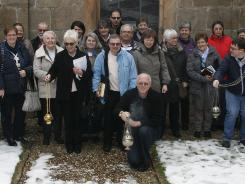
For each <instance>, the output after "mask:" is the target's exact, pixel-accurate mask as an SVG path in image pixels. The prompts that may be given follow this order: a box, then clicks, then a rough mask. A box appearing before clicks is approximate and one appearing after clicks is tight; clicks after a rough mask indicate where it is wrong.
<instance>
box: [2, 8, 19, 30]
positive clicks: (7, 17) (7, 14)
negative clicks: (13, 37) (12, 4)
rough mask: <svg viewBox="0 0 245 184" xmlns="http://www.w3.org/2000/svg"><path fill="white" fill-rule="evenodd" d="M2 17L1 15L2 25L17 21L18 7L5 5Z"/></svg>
mask: <svg viewBox="0 0 245 184" xmlns="http://www.w3.org/2000/svg"><path fill="white" fill-rule="evenodd" d="M0 17H1V22H0V24H1V27H3V28H4V27H5V26H7V25H12V24H13V23H14V22H16V19H17V18H16V9H15V8H8V7H4V8H1V9H0Z"/></svg>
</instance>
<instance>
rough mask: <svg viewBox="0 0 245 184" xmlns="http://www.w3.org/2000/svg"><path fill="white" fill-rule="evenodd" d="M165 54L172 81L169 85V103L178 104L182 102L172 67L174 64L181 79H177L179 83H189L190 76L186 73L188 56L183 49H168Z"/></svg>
mask: <svg viewBox="0 0 245 184" xmlns="http://www.w3.org/2000/svg"><path fill="white" fill-rule="evenodd" d="M164 53H165V59H166V63H167V66H168V72H169V75H170V78H171V81H170V82H169V84H168V92H167V97H168V101H169V102H176V101H179V100H180V98H179V90H178V84H177V81H176V77H175V75H174V72H173V70H172V69H171V66H170V65H171V64H172V66H173V67H174V69H175V73H176V75H177V78H179V79H177V80H178V81H179V82H188V76H187V73H186V62H187V56H186V53H185V51H184V50H183V49H182V48H181V47H179V48H171V49H167V50H166V51H165V52H164ZM170 63H171V64H170Z"/></svg>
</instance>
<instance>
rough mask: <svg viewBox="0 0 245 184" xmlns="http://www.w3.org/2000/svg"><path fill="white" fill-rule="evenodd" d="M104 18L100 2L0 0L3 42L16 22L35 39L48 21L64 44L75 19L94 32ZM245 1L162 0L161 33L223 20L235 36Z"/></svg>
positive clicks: (241, 24) (206, 26)
mask: <svg viewBox="0 0 245 184" xmlns="http://www.w3.org/2000/svg"><path fill="white" fill-rule="evenodd" d="M99 16H100V0H0V39H1V40H2V39H3V33H2V32H3V31H2V30H3V28H4V27H5V26H6V25H9V24H12V23H14V22H21V23H23V25H24V27H25V29H26V36H28V37H29V38H33V37H34V36H35V34H36V26H37V23H38V22H40V21H46V22H47V23H48V24H49V25H50V29H52V30H54V31H56V33H57V35H58V37H59V39H60V41H62V35H63V33H64V31H65V30H66V29H68V28H69V27H70V24H71V22H72V21H74V20H82V21H83V22H84V23H85V25H86V28H87V30H93V29H94V28H95V25H96V23H97V21H98V20H99ZM244 16H245V0H159V30H160V31H162V30H163V29H164V28H169V27H173V28H176V29H177V27H178V25H179V23H180V22H181V21H183V20H190V21H191V22H192V25H193V32H194V33H195V32H197V31H207V32H208V33H210V27H211V24H212V22H213V21H214V20H218V19H219V20H223V21H224V24H225V31H226V33H227V34H233V35H235V33H236V30H237V28H240V27H245V19H244Z"/></svg>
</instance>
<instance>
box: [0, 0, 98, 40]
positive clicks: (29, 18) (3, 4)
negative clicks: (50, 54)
mask: <svg viewBox="0 0 245 184" xmlns="http://www.w3.org/2000/svg"><path fill="white" fill-rule="evenodd" d="M97 10H99V1H98V0H0V17H1V21H0V32H1V34H0V39H1V40H2V38H3V34H2V32H3V31H2V30H3V28H4V27H5V26H6V25H11V24H13V23H14V22H21V23H23V24H24V27H25V29H26V36H28V37H29V38H33V37H35V35H36V29H37V24H38V23H39V22H42V21H45V22H47V23H48V24H49V28H50V29H51V30H54V31H55V32H56V34H57V35H58V38H59V40H60V41H62V36H63V34H64V32H65V30H67V29H69V28H70V25H71V23H72V21H74V20H81V21H83V22H84V24H85V26H86V28H87V30H88V31H89V30H93V29H94V27H95V25H96V22H97V21H98V19H99V11H97Z"/></svg>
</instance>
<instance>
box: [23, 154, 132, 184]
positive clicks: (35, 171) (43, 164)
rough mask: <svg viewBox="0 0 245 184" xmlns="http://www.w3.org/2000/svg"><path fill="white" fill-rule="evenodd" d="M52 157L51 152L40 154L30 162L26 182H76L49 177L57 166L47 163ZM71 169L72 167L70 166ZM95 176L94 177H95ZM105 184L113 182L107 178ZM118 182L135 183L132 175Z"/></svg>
mask: <svg viewBox="0 0 245 184" xmlns="http://www.w3.org/2000/svg"><path fill="white" fill-rule="evenodd" d="M51 158H53V155H52V154H40V157H39V158H38V159H37V160H36V161H35V162H33V163H32V167H31V169H30V171H28V172H27V176H28V179H27V181H26V184H33V183H35V184H78V183H75V182H73V181H61V180H54V179H52V178H51V177H50V175H51V172H52V168H55V167H58V166H52V165H51V166H50V165H48V161H49V159H51ZM71 169H72V168H71ZM95 178H96V177H95ZM79 184H97V182H95V181H81V182H79ZM105 184H113V183H112V182H111V180H110V179H107V180H106V182H105ZM119 184H137V182H136V181H135V179H134V178H133V177H130V176H128V177H126V178H125V179H121V181H120V183H119Z"/></svg>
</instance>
